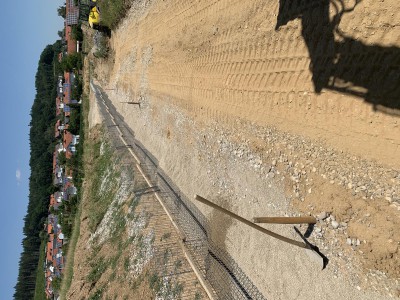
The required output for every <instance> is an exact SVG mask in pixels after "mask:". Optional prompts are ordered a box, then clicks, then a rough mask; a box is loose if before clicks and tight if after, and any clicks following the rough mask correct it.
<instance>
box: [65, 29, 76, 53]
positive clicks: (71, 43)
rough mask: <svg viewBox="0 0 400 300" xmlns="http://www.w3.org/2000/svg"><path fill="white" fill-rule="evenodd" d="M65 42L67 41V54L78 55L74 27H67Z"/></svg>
mask: <svg viewBox="0 0 400 300" xmlns="http://www.w3.org/2000/svg"><path fill="white" fill-rule="evenodd" d="M65 40H66V41H67V53H68V54H73V53H76V40H74V39H73V38H72V27H71V26H69V25H65Z"/></svg>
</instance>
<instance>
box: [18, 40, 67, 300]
mask: <svg viewBox="0 0 400 300" xmlns="http://www.w3.org/2000/svg"><path fill="white" fill-rule="evenodd" d="M61 46H62V45H61V41H57V42H55V43H54V44H53V45H48V46H46V47H45V49H44V50H43V52H42V53H41V55H40V59H39V63H38V69H37V72H36V76H35V87H36V95H35V99H34V102H33V105H32V108H31V112H30V115H31V122H30V124H29V125H30V133H29V143H30V160H29V166H30V169H31V175H30V177H29V202H28V209H27V213H26V216H25V217H24V227H23V235H24V238H23V240H22V253H21V256H20V261H19V274H18V278H17V283H16V285H15V292H14V299H17V300H18V299H21V300H22V299H32V298H33V295H34V291H35V283H36V273H37V268H38V267H39V268H40V267H42V266H38V261H39V249H40V243H41V237H40V236H43V235H40V232H42V231H43V229H44V224H45V222H46V217H47V215H48V206H49V197H50V194H51V193H52V189H53V186H52V161H53V151H54V146H55V138H54V124H55V121H56V115H55V98H56V93H57V91H56V85H57V76H58V74H59V73H60V72H61V69H60V66H59V63H58V61H57V54H58V53H59V52H60V51H61ZM43 238H46V237H45V236H44V237H43ZM43 288H44V287H43Z"/></svg>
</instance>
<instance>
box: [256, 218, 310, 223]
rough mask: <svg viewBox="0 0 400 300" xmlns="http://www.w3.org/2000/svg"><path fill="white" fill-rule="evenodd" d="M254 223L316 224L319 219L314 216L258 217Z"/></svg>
mask: <svg viewBox="0 0 400 300" xmlns="http://www.w3.org/2000/svg"><path fill="white" fill-rule="evenodd" d="M253 222H254V223H270V224H315V223H317V219H315V218H314V217H256V218H253Z"/></svg>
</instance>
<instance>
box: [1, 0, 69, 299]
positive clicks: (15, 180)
mask: <svg viewBox="0 0 400 300" xmlns="http://www.w3.org/2000/svg"><path fill="white" fill-rule="evenodd" d="M63 3H64V1H59V0H36V1H2V3H1V6H2V8H1V10H0V37H1V39H2V41H1V44H0V66H1V72H0V91H1V93H0V97H1V104H2V110H1V111H2V116H1V117H0V136H1V147H0V165H1V167H2V172H1V173H0V174H1V175H0V176H1V177H0V178H1V181H0V182H1V201H0V241H1V243H2V247H0V266H1V268H0V282H1V285H0V299H1V300H3V299H12V295H13V293H14V286H15V283H16V279H17V275H18V261H19V256H20V253H21V251H22V247H21V241H22V237H23V236H22V227H23V217H24V216H25V214H26V209H27V205H28V178H29V172H30V171H29V136H28V135H29V127H28V124H29V122H30V115H29V112H30V108H31V106H32V102H33V99H34V96H35V85H34V84H35V73H36V69H37V64H38V61H39V56H40V53H41V52H42V50H43V49H44V47H45V46H46V45H48V44H53V43H54V42H55V41H56V40H57V39H58V35H57V31H58V30H61V29H62V27H63V20H62V19H61V18H60V17H58V15H57V7H58V6H60V5H62V4H63Z"/></svg>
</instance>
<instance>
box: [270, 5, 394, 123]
mask: <svg viewBox="0 0 400 300" xmlns="http://www.w3.org/2000/svg"><path fill="white" fill-rule="evenodd" d="M360 2H361V0H356V1H355V4H354V6H353V7H350V8H347V7H345V4H344V1H343V0H337V1H332V0H314V1H310V0H280V2H279V14H278V17H277V24H276V27H275V30H279V28H280V27H282V26H284V25H286V24H287V23H288V22H289V21H291V20H294V19H296V18H300V19H301V24H302V30H301V34H302V36H303V38H304V41H305V43H306V45H307V48H308V52H309V55H310V59H311V64H310V71H311V72H312V81H313V84H314V90H315V92H317V93H320V92H321V91H322V89H330V90H334V91H338V92H341V93H345V94H349V95H353V96H357V97H360V98H364V100H365V101H366V102H368V103H370V104H372V106H373V109H374V110H378V111H382V112H385V113H387V114H391V115H396V116H400V48H398V47H384V46H378V45H366V44H364V43H362V42H360V41H357V40H355V39H353V38H351V37H349V36H347V35H346V34H344V33H343V32H341V31H340V29H339V28H338V26H339V24H340V21H341V19H342V17H343V16H344V15H345V14H348V13H354V9H355V8H356V6H357V5H358V4H359V3H360ZM330 8H333V9H334V11H335V15H334V16H333V18H330V16H329V9H330ZM335 36H336V39H337V38H338V37H339V38H340V41H338V40H335Z"/></svg>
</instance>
